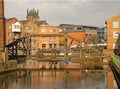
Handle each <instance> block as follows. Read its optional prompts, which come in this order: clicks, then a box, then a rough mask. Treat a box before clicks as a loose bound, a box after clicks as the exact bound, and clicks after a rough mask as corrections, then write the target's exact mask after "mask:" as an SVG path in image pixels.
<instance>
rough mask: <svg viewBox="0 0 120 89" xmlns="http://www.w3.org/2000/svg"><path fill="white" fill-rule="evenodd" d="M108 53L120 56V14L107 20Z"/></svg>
mask: <svg viewBox="0 0 120 89" xmlns="http://www.w3.org/2000/svg"><path fill="white" fill-rule="evenodd" d="M106 25H107V32H106V34H107V52H109V53H115V54H117V55H119V54H120V51H119V50H120V41H119V39H120V37H119V34H120V14H119V15H116V16H114V17H112V18H109V19H107V21H106Z"/></svg>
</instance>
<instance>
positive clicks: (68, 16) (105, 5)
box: [4, 0, 120, 26]
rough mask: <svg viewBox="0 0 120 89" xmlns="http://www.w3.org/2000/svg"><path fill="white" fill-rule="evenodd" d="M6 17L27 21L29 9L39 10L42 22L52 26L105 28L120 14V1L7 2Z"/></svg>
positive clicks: (49, 0) (37, 0)
mask: <svg viewBox="0 0 120 89" xmlns="http://www.w3.org/2000/svg"><path fill="white" fill-rule="evenodd" d="M4 3H5V17H6V18H12V17H16V18H18V19H19V20H23V19H26V14H27V8H28V9H29V10H30V9H33V8H35V9H36V10H39V16H40V19H41V20H47V21H48V22H49V23H50V24H51V25H59V24H77V25H88V26H103V25H104V24H105V20H106V19H108V18H110V17H112V16H115V15H117V14H120V0H5V2H4Z"/></svg>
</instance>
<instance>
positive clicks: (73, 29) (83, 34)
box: [60, 24, 98, 45]
mask: <svg viewBox="0 0 120 89" xmlns="http://www.w3.org/2000/svg"><path fill="white" fill-rule="evenodd" d="M97 29H98V27H92V26H84V25H72V24H61V25H60V31H61V32H62V33H67V34H68V35H70V36H71V37H73V38H75V39H77V40H79V41H81V43H86V44H91V43H93V41H91V40H90V39H89V38H91V37H92V36H93V35H97ZM62 40H63V38H62ZM70 40H71V39H70V38H68V44H70ZM78 44H79V43H78V42H76V41H74V42H73V44H72V45H78Z"/></svg>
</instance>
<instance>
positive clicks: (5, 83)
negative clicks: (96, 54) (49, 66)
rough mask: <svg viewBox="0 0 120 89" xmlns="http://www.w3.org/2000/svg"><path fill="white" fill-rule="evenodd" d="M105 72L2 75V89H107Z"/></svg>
mask: <svg viewBox="0 0 120 89" xmlns="http://www.w3.org/2000/svg"><path fill="white" fill-rule="evenodd" d="M104 74H105V73H104V71H97V72H95V71H88V72H87V73H86V72H85V71H80V70H69V71H57V70H50V71H42V70H41V71H21V72H14V73H10V74H5V75H0V89H107V85H106V82H107V81H106V77H105V75H104Z"/></svg>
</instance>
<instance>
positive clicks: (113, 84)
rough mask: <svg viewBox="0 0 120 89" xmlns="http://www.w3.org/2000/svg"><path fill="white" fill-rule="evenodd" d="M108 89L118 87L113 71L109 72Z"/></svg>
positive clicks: (116, 88)
mask: <svg viewBox="0 0 120 89" xmlns="http://www.w3.org/2000/svg"><path fill="white" fill-rule="evenodd" d="M107 89H118V86H117V83H116V80H115V78H114V75H113V73H112V72H108V73H107Z"/></svg>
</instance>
